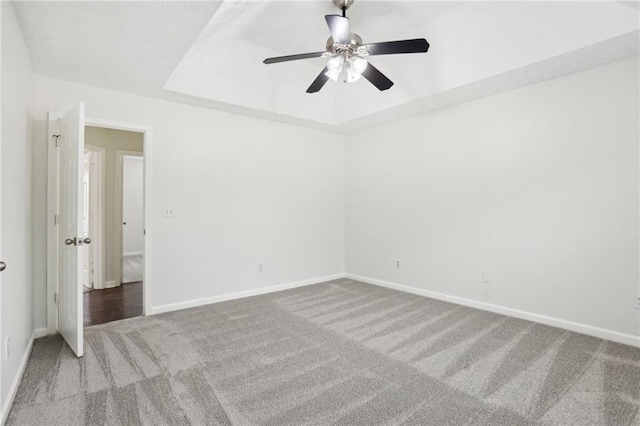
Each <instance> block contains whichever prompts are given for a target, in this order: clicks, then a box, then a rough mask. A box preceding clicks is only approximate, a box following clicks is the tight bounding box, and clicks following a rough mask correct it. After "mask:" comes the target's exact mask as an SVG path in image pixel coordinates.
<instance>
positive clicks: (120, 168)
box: [114, 147, 146, 292]
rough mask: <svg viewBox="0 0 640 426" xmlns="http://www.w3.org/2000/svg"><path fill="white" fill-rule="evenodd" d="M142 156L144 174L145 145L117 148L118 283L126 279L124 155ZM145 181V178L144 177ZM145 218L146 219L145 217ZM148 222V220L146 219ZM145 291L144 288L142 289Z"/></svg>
mask: <svg viewBox="0 0 640 426" xmlns="http://www.w3.org/2000/svg"><path fill="white" fill-rule="evenodd" d="M125 156H127V157H142V173H143V176H144V170H145V169H144V168H145V163H144V147H143V151H142V152H140V151H127V150H125V149H117V150H116V197H115V205H116V214H115V218H114V223H115V225H116V226H115V229H117V230H118V231H117V232H116V242H115V245H116V246H115V249H116V279H117V280H118V281H119V282H116V285H122V284H123V283H122V281H123V280H124V276H123V275H124V267H123V258H124V249H123V248H122V244H123V241H124V229H123V228H122V222H123V220H124V210H123V209H124V164H123V160H124V157H125ZM143 181H144V178H143ZM142 193H143V196H144V193H145V191H144V188H143V189H142ZM145 207H146V206H145V205H144V203H143V205H142V215H143V218H144V213H145V211H146V208H145ZM143 220H144V219H143ZM145 223H146V220H145ZM145 250H146V247H144V246H143V248H142V259H143V262H144V255H145ZM144 276H145V274H144V273H143V277H144ZM144 281H145V279H144V278H143V280H142V285H143V287H144ZM142 291H143V292H144V288H143V290H142Z"/></svg>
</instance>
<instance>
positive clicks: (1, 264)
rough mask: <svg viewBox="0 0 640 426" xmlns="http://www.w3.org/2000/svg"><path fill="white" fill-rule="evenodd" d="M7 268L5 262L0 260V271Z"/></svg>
mask: <svg viewBox="0 0 640 426" xmlns="http://www.w3.org/2000/svg"><path fill="white" fill-rule="evenodd" d="M5 269H7V264H6V263H4V262H3V261H1V260H0V272H2V271H4V270H5Z"/></svg>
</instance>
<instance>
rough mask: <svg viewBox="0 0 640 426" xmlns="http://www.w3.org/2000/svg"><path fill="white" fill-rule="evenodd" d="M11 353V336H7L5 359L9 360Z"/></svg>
mask: <svg viewBox="0 0 640 426" xmlns="http://www.w3.org/2000/svg"><path fill="white" fill-rule="evenodd" d="M9 355H11V336H7V340H5V343H4V359H5V360H8V359H9Z"/></svg>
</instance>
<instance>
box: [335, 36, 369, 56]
mask: <svg viewBox="0 0 640 426" xmlns="http://www.w3.org/2000/svg"><path fill="white" fill-rule="evenodd" d="M361 47H362V38H361V37H360V36H359V35H358V34H355V33H351V42H350V43H349V44H339V43H334V41H333V37H329V39H328V40H327V52H330V53H332V54H344V53H347V54H348V55H349V56H351V55H361V56H364V55H366V47H362V48H361Z"/></svg>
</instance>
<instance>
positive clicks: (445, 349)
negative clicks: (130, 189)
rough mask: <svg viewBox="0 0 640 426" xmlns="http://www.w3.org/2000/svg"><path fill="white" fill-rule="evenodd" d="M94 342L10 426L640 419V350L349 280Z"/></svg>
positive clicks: (44, 378)
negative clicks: (80, 357) (38, 425)
mask: <svg viewBox="0 0 640 426" xmlns="http://www.w3.org/2000/svg"><path fill="white" fill-rule="evenodd" d="M85 336H86V345H85V353H86V355H85V357H84V358H83V359H80V360H78V359H76V358H75V357H74V356H73V355H72V354H71V352H70V350H69V349H68V348H67V347H66V346H65V345H64V344H63V341H62V340H61V338H60V337H58V336H51V337H45V338H42V339H38V340H37V341H36V343H35V346H34V349H33V353H32V355H31V358H30V360H29V363H28V366H27V369H26V372H25V375H24V379H23V382H22V384H21V385H20V388H19V390H18V394H17V397H16V400H15V403H14V406H13V408H12V411H11V412H10V414H9V419H8V424H9V425H36V424H43V425H58V424H59V425H61V424H65V425H66V424H70V425H71V424H91V425H101V424H114V425H135V424H149V425H173V424H176V425H179V424H196V425H205V424H206V425H210V424H233V425H292V424H296V425H297V424H318V425H324V424H340V425H377V424H410V425H431V424H437V425H481V424H485V425H510V426H512V425H530V424H550V425H553V424H555V425H568V424H574V425H581V426H582V425H616V426H618V425H629V424H633V425H640V414H639V408H640V349H637V348H633V347H630V346H625V345H620V344H617V343H613V342H608V341H604V340H601V339H596V338H592V337H588V336H584V335H580V334H575V333H571V332H567V331H564V330H561V329H557V328H552V327H547V326H543V325H539V324H534V323H531V322H527V321H523V320H519V319H514V318H509V317H505V316H501V315H496V314H492V313H488V312H483V311H479V310H475V309H471V308H467V307H462V306H458V305H453V304H449V303H445V302H441V301H437V300H432V299H427V298H424V297H420V296H415V295H411V294H406V293H401V292H397V291H393V290H388V289H384V288H379V287H375V286H371V285H367V284H363V283H359V282H353V281H349V280H346V279H343V280H337V281H332V282H329V283H324V284H318V285H314V286H309V287H303V288H299V289H294V290H289V291H284V292H280V293H273V294H268V295H263V296H257V297H251V298H247V299H241V300H235V301H230V302H226V303H219V304H215V305H209V306H203V307H199V308H193V309H188V310H183V311H178V312H172V313H167V314H161V315H156V316H149V317H142V318H135V319H130V320H124V321H118V322H113V323H109V324H104V325H99V326H94V327H90V328H87V329H86V331H85Z"/></svg>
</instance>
